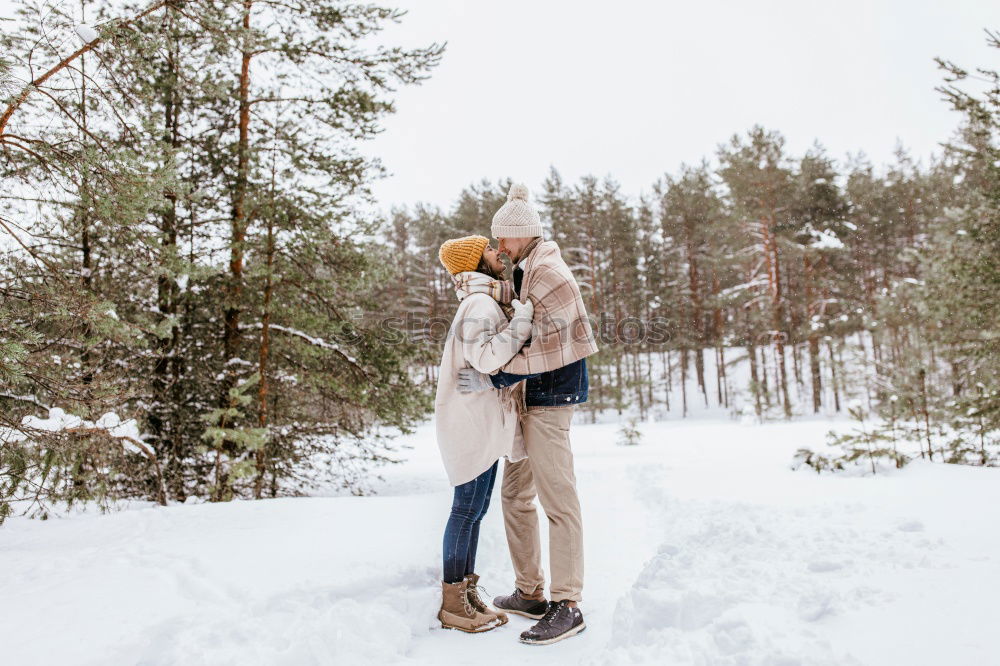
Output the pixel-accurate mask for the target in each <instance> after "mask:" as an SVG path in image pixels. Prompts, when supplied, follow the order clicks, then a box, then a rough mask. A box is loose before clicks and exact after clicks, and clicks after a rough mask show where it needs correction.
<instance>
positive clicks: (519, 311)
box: [510, 298, 535, 344]
mask: <svg viewBox="0 0 1000 666" xmlns="http://www.w3.org/2000/svg"><path fill="white" fill-rule="evenodd" d="M510 305H511V307H512V308H514V316H513V317H511V320H510V330H511V333H512V334H513V336H514V337H515V338H516V339H517V340H518V341H519V342H521V343H522V344H523V343H524V342H525V341H527V339H528V338H530V337H531V320H532V318H533V317H534V316H535V306H534V305H533V304H532V302H531V301H529V300H528V299H524V301H519V300H518V299H516V298H515V299H514V300H512V301H511V302H510Z"/></svg>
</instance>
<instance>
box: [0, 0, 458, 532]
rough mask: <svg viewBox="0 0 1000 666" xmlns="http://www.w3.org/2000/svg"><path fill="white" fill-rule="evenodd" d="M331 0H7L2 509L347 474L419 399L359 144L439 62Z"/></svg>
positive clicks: (0, 127)
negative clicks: (387, 301) (387, 328)
mask: <svg viewBox="0 0 1000 666" xmlns="http://www.w3.org/2000/svg"><path fill="white" fill-rule="evenodd" d="M401 18H402V13H401V12H399V11H397V10H393V9H388V8H384V7H379V6H376V5H372V4H353V3H344V2H338V1H334V0H311V1H310V2H285V1H283V0H213V1H210V2H201V1H198V2H194V1H188V0H162V1H155V2H154V1H152V0H150V1H147V2H106V1H96V0H74V1H73V2H67V3H51V2H29V1H25V2H21V3H19V6H18V14H17V20H16V21H12V22H11V23H8V24H5V25H4V32H3V33H2V36H0V183H2V184H0V242H2V244H0V251H2V252H3V261H2V268H0V300H2V304H3V305H2V309H0V440H2V441H0V520H2V518H3V516H4V515H5V514H6V513H8V512H10V511H12V510H13V507H14V506H15V505H16V506H17V507H18V510H21V509H22V508H23V509H27V510H28V511H29V512H31V513H35V514H38V515H45V512H46V511H47V507H48V506H49V505H50V504H51V503H52V502H53V501H60V502H62V501H68V502H71V503H72V502H76V501H81V502H90V501H97V502H101V503H106V502H107V501H110V500H113V499H116V498H130V497H141V498H148V499H151V500H155V501H158V502H160V503H166V502H167V501H184V500H185V499H186V498H188V497H200V498H205V499H211V500H215V501H219V500H227V499H229V498H232V497H262V496H273V495H276V494H281V493H289V492H297V491H299V490H301V489H302V488H304V487H306V486H308V485H309V484H311V483H312V482H314V481H316V480H326V479H328V478H329V475H331V474H332V477H333V479H335V480H336V481H337V482H339V483H340V484H342V485H343V486H344V487H345V488H347V489H351V490H354V491H356V492H359V491H361V490H362V489H363V488H364V487H365V483H366V480H367V471H366V470H367V469H368V468H369V467H370V466H371V465H373V464H375V463H378V462H379V461H381V460H383V459H385V457H386V455H387V454H388V452H389V451H390V448H391V447H390V446H389V439H388V437H387V435H388V434H391V432H392V431H394V430H398V429H399V428H403V429H405V428H408V427H409V426H411V425H412V424H414V423H416V422H418V420H419V419H422V418H423V417H424V415H425V414H426V410H427V405H428V402H429V401H428V400H427V398H426V395H425V393H424V392H423V391H422V390H421V389H420V388H419V387H418V386H417V385H416V383H415V382H414V381H413V380H412V379H411V377H410V374H409V367H410V357H411V355H412V354H413V353H414V349H413V347H412V346H409V345H406V344H387V343H386V342H385V341H383V340H382V338H381V337H380V336H379V332H378V331H377V330H366V329H364V328H363V327H362V326H361V325H360V320H359V319H358V318H357V317H356V316H355V313H357V312H360V311H371V310H375V309H377V308H378V307H379V306H378V304H377V303H376V301H375V300H374V299H373V295H374V294H375V292H376V288H377V287H378V286H379V285H381V284H382V283H384V282H386V281H388V280H389V279H390V277H391V270H389V269H388V268H387V267H388V266H391V264H390V262H388V261H386V256H385V253H384V251H383V247H382V246H381V245H379V244H377V243H374V242H372V240H371V239H372V236H373V234H374V231H375V226H376V224H377V220H376V219H375V218H374V217H373V216H372V215H371V214H370V210H371V197H370V194H369V184H370V183H371V182H372V180H373V179H374V178H376V177H378V175H379V173H380V172H381V168H380V167H379V165H378V163H377V162H376V161H375V160H372V159H369V158H365V157H363V156H362V154H361V153H360V152H359V149H358V148H359V145H360V143H361V142H362V141H364V140H365V139H367V138H370V137H372V136H373V135H374V134H375V133H377V132H378V131H379V128H380V119H381V118H382V117H383V116H384V115H385V114H387V113H390V112H392V111H393V105H392V98H393V93H394V91H395V89H396V88H398V87H399V86H403V85H411V84H416V83H418V82H419V81H420V80H422V79H423V78H425V77H426V76H427V75H428V74H429V72H430V71H431V69H432V68H433V67H434V66H435V65H436V64H437V62H438V61H439V59H440V57H441V54H442V52H443V49H442V47H441V46H439V45H429V46H427V47H426V48H415V49H403V48H397V47H395V46H392V45H385V44H382V43H381V42H380V41H379V40H378V39H375V36H377V34H378V33H379V31H380V30H381V29H382V28H383V27H384V26H385V25H387V24H390V23H393V22H396V21H399V20H401Z"/></svg>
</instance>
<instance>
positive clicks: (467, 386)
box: [458, 368, 493, 393]
mask: <svg viewBox="0 0 1000 666" xmlns="http://www.w3.org/2000/svg"><path fill="white" fill-rule="evenodd" d="M491 388H493V382H491V381H490V376H489V375H484V374H483V373H481V372H479V371H478V370H476V369H475V368H462V369H461V370H459V371H458V392H459V393H480V392H482V391H488V390H490V389H491Z"/></svg>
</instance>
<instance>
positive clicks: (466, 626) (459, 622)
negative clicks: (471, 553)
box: [438, 579, 500, 634]
mask: <svg viewBox="0 0 1000 666" xmlns="http://www.w3.org/2000/svg"><path fill="white" fill-rule="evenodd" d="M438 619H439V620H441V626H442V627H444V628H445V629H458V630H459V631H465V632H468V633H470V634H478V633H480V632H482V631H489V630H490V629H495V628H496V627H499V626H500V620H499V618H497V617H496V616H495V615H486V614H484V613H480V612H479V611H477V610H476V609H475V608H473V606H472V604H471V603H470V602H469V581H468V579H465V580H462V581H460V582H458V583H445V582H444V581H442V582H441V610H440V611H439V612H438Z"/></svg>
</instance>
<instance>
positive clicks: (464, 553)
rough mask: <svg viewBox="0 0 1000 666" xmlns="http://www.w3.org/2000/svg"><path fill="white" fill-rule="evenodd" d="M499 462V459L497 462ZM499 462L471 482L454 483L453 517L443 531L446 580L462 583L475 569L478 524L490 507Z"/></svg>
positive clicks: (450, 517) (449, 518) (447, 581)
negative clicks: (456, 484)
mask: <svg viewBox="0 0 1000 666" xmlns="http://www.w3.org/2000/svg"><path fill="white" fill-rule="evenodd" d="M497 462H499V461H497ZM496 480H497V463H493V466H492V467H490V468H489V469H488V470H486V471H485V472H483V473H482V474H480V475H479V476H477V477H476V478H474V479H473V480H472V481H469V482H468V483H463V484H462V485H460V486H455V498H454V499H453V500H452V502H451V516H449V517H448V525H447V527H445V530H444V548H443V550H442V552H443V553H444V579H443V580H444V582H446V583H459V582H461V581H462V579H463V578H465V576H466V575H467V574H470V573H475V571H476V547H477V546H478V545H479V524H480V523H481V522H482V520H483V516H485V515H486V510H487V509H489V508H490V495H492V494H493V483H494V482H495V481H496Z"/></svg>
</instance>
